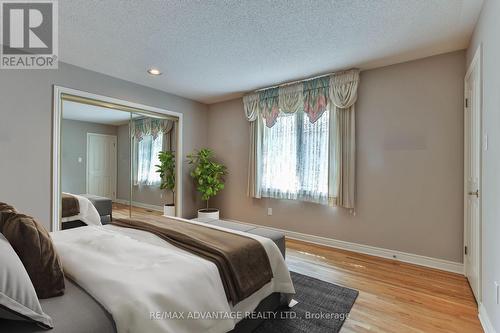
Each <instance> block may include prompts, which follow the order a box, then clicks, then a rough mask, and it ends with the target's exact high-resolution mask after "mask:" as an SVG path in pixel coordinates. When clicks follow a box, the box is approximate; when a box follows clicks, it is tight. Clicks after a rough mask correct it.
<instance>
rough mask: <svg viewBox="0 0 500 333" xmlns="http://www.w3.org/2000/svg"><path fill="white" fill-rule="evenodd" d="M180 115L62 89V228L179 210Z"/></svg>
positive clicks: (60, 196) (147, 216)
mask: <svg viewBox="0 0 500 333" xmlns="http://www.w3.org/2000/svg"><path fill="white" fill-rule="evenodd" d="M178 126H179V119H178V118H177V117H174V116H170V115H165V114H160V113H155V112H150V111H145V110H141V109H136V108H130V107H126V106H123V105H119V104H113V103H107V102H103V101H99V100H94V99H87V98H82V97H79V96H72V95H63V96H62V98H61V121H60V144H59V147H60V153H59V166H60V167H59V169H60V192H59V203H60V215H59V220H60V224H59V228H60V229H71V228H75V227H80V226H85V225H99V224H107V223H109V222H111V221H112V219H116V218H154V217H155V216H161V215H167V216H176V215H178V208H177V207H178V205H177V203H178V195H177V193H178V190H177V187H178V186H177V177H176V175H177V174H178V171H179V165H178V161H177V158H176V157H177V156H176V155H177V151H178Z"/></svg>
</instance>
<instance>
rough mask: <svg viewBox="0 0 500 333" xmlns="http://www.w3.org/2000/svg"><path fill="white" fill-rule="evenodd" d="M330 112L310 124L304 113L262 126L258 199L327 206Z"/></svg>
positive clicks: (283, 115)
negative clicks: (271, 124)
mask: <svg viewBox="0 0 500 333" xmlns="http://www.w3.org/2000/svg"><path fill="white" fill-rule="evenodd" d="M328 128H329V112H328V111H327V112H324V113H323V115H322V116H321V117H320V118H319V119H318V120H317V121H316V122H314V123H311V122H310V121H309V119H308V117H307V115H306V114H304V112H295V113H293V114H283V113H282V114H280V115H279V116H278V119H277V122H276V124H275V125H274V126H273V127H271V128H269V127H267V126H265V125H264V126H263V131H262V132H263V133H262V179H261V195H262V196H264V197H272V198H279V199H294V200H303V201H311V202H317V203H327V202H328Z"/></svg>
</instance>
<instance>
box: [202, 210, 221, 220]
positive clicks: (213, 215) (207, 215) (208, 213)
mask: <svg viewBox="0 0 500 333" xmlns="http://www.w3.org/2000/svg"><path fill="white" fill-rule="evenodd" d="M198 218H199V219H212V220H218V219H219V210H218V209H217V208H203V209H198Z"/></svg>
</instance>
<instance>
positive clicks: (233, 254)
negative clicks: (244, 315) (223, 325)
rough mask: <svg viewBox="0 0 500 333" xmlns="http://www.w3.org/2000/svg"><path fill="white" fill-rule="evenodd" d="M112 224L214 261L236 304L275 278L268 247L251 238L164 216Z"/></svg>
mask: <svg viewBox="0 0 500 333" xmlns="http://www.w3.org/2000/svg"><path fill="white" fill-rule="evenodd" d="M112 224H114V225H116V226H119V227H126V228H133V229H139V230H144V231H148V232H151V233H153V234H155V235H157V236H158V237H160V238H161V239H163V240H165V241H167V242H169V243H171V244H172V245H175V246H177V247H179V248H181V249H183V250H186V251H188V252H191V253H193V254H196V255H198V256H200V257H202V258H204V259H207V260H209V261H211V262H213V263H214V264H215V265H216V266H217V268H218V270H219V274H220V276H221V279H222V284H223V285H224V291H225V292H226V296H227V298H228V300H230V301H231V302H232V303H233V304H236V303H238V302H240V301H241V300H243V299H245V298H246V297H248V296H250V295H251V294H253V293H254V292H256V291H257V290H259V289H260V288H262V287H263V286H264V285H265V284H266V283H268V282H269V281H271V278H272V277H273V273H272V270H271V264H270V263H269V258H268V256H267V253H266V250H265V249H264V247H263V246H262V245H261V244H260V243H259V242H258V241H257V240H255V239H253V238H250V237H246V236H242V235H238V234H233V233H231V232H227V231H222V230H218V229H213V228H210V227H205V226H202V225H198V224H194V223H189V222H183V221H178V220H174V219H169V218H165V217H159V218H158V220H151V219H148V221H139V220H132V219H114V220H113V222H112Z"/></svg>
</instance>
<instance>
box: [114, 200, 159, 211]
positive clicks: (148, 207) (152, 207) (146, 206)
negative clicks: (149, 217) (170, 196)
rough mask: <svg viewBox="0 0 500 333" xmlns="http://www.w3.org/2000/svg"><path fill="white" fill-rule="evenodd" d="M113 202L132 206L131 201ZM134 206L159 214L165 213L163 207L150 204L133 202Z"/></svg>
mask: <svg viewBox="0 0 500 333" xmlns="http://www.w3.org/2000/svg"><path fill="white" fill-rule="evenodd" d="M113 201H114V202H117V203H119V204H123V205H128V204H130V201H128V200H125V199H115V200H113ZM132 206H135V207H139V208H145V209H151V210H156V211H158V212H163V206H156V205H150V204H147V203H144V202H138V201H132Z"/></svg>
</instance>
